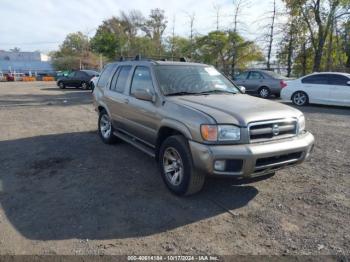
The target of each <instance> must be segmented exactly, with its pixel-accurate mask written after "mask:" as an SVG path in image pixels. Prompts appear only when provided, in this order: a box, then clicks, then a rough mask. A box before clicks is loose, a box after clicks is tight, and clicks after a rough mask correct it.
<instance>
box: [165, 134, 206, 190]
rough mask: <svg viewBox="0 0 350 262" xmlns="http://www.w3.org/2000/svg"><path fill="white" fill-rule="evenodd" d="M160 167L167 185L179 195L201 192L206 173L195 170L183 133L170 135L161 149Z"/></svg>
mask: <svg viewBox="0 0 350 262" xmlns="http://www.w3.org/2000/svg"><path fill="white" fill-rule="evenodd" d="M158 159H159V160H158V163H159V169H160V172H161V175H162V178H163V181H164V183H165V185H166V186H167V187H168V189H169V190H170V191H171V192H172V193H174V194H176V195H179V196H183V195H191V194H195V193H197V192H199V191H200V190H201V189H202V188H203V185H204V182H205V175H203V174H201V173H199V172H198V171H197V170H195V167H194V165H193V161H192V155H191V152H190V149H189V146H188V141H187V140H186V138H184V137H183V136H181V135H175V136H170V137H168V138H167V139H166V140H165V141H164V142H163V143H162V145H161V147H160V150H159V158H158Z"/></svg>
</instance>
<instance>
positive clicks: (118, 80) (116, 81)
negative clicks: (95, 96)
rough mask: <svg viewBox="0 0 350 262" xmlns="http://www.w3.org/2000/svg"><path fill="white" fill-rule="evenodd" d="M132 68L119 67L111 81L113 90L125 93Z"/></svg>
mask: <svg viewBox="0 0 350 262" xmlns="http://www.w3.org/2000/svg"><path fill="white" fill-rule="evenodd" d="M130 70H131V66H121V67H119V68H118V70H117V72H116V73H115V74H114V76H113V79H112V82H111V90H112V91H115V92H118V93H124V90H125V88H126V82H127V80H128V76H129V73H130Z"/></svg>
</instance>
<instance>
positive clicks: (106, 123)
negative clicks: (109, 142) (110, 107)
mask: <svg viewBox="0 0 350 262" xmlns="http://www.w3.org/2000/svg"><path fill="white" fill-rule="evenodd" d="M100 130H101V134H102V136H103V137H104V138H105V139H108V138H109V137H110V136H111V133H112V124H111V121H110V120H109V117H108V115H106V114H104V115H103V116H102V117H101V120H100Z"/></svg>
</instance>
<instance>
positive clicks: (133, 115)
mask: <svg viewBox="0 0 350 262" xmlns="http://www.w3.org/2000/svg"><path fill="white" fill-rule="evenodd" d="M153 79H154V78H153V77H152V72H151V69H150V68H149V67H148V66H136V67H135V69H134V73H133V76H132V80H131V86H130V97H129V104H128V106H127V108H126V112H125V118H126V121H125V124H126V130H127V132H128V133H130V134H131V135H133V136H135V137H136V138H138V139H140V140H141V141H143V142H144V143H145V144H148V145H149V146H153V145H155V143H156V138H157V124H158V123H159V121H160V117H158V115H157V108H156V105H155V102H153V101H145V100H140V99H137V98H136V97H135V96H134V92H135V90H137V89H148V90H149V91H150V92H151V93H153V94H155V90H154V85H153Z"/></svg>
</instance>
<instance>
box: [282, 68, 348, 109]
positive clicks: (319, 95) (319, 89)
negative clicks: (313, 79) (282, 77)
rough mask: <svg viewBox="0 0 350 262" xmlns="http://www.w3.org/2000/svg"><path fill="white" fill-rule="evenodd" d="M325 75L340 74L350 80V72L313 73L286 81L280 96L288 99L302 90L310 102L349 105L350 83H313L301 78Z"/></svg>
mask: <svg viewBox="0 0 350 262" xmlns="http://www.w3.org/2000/svg"><path fill="white" fill-rule="evenodd" d="M320 75H324V76H325V77H326V78H325V79H327V76H332V75H340V76H344V77H348V79H349V81H350V74H346V73H335V72H324V73H313V74H310V75H307V76H304V77H302V78H299V79H296V80H293V81H288V82H287V87H285V88H283V89H282V92H281V98H282V99H283V100H285V101H290V100H291V98H292V95H293V94H294V93H295V92H297V91H303V92H305V93H306V94H307V96H308V98H309V102H310V103H311V104H324V105H337V106H350V85H348V84H346V81H344V84H343V85H342V84H332V82H327V84H325V83H323V84H315V83H305V82H304V83H303V79H305V78H307V77H310V76H320Z"/></svg>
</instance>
